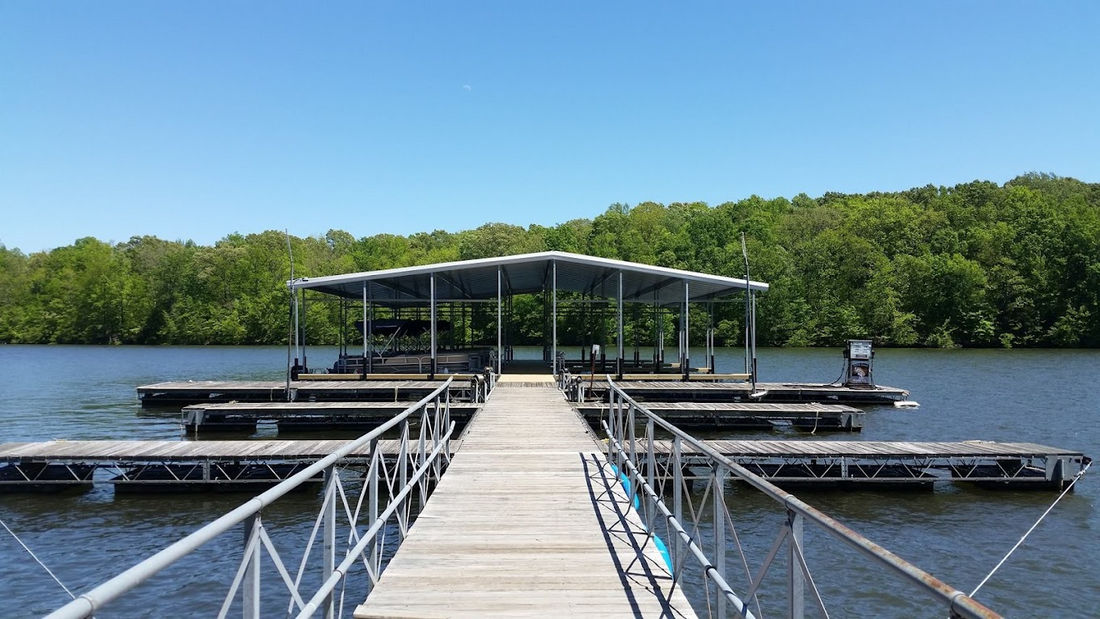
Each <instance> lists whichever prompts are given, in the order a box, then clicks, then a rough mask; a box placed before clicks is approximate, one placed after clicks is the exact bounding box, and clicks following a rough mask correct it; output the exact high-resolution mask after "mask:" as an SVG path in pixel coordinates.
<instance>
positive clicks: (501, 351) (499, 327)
mask: <svg viewBox="0 0 1100 619" xmlns="http://www.w3.org/2000/svg"><path fill="white" fill-rule="evenodd" d="M503 291H504V284H503V283H502V276H501V272H500V267H497V374H500V373H501V367H502V366H503V362H502V357H503V355H504V349H503V347H502V346H501V340H502V339H503V333H504V326H503V325H504V319H503V316H502V314H501V305H502V303H503V299H504V294H503Z"/></svg>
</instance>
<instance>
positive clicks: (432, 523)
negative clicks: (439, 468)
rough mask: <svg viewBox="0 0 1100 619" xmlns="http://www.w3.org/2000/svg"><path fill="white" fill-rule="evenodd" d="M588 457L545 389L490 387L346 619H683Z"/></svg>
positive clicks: (626, 513)
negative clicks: (401, 537) (523, 618)
mask: <svg viewBox="0 0 1100 619" xmlns="http://www.w3.org/2000/svg"><path fill="white" fill-rule="evenodd" d="M521 410H522V414H520V411H521ZM599 451H600V450H599V447H598V445H597V444H596V443H595V442H594V440H593V438H592V437H591V436H590V435H589V434H588V433H587V432H586V429H585V426H584V423H583V422H582V421H581V419H580V418H579V417H578V416H577V414H576V413H575V412H574V411H573V410H572V409H571V408H570V407H569V404H568V403H567V402H566V401H565V399H564V396H563V394H562V393H561V392H560V391H558V390H557V389H555V388H554V387H553V386H552V385H549V384H548V385H546V386H535V385H532V383H530V382H526V381H525V382H523V383H507V382H502V383H500V384H498V385H497V387H496V389H494V391H493V394H492V396H491V398H490V399H489V402H488V403H487V404H486V405H485V406H484V408H483V409H482V411H481V412H480V413H479V414H478V416H477V417H476V418H475V419H474V421H473V422H472V424H471V427H470V429H469V431H468V433H467V434H466V437H465V440H464V441H463V446H462V448H461V449H460V450H459V452H458V453H457V454H456V455H455V456H454V458H453V460H452V462H451V464H450V466H449V467H448V469H447V473H446V474H445V475H443V477H442V479H441V481H440V482H439V485H438V487H437V488H436V490H435V492H434V493H433V494H432V496H431V498H430V499H429V500H428V503H427V505H426V507H425V509H424V511H423V512H422V513H421V514H420V516H419V518H418V519H417V521H416V523H415V524H414V525H413V527H412V529H411V530H410V533H409V536H408V537H407V538H406V539H405V541H404V542H403V543H402V545H401V547H400V548H399V549H398V550H397V553H396V554H395V555H394V557H393V559H392V560H391V562H390V564H389V566H388V567H387V568H386V570H385V571H384V572H383V573H382V577H381V579H380V580H379V582H378V584H377V585H376V586H375V588H374V589H373V591H371V593H370V594H369V595H368V596H367V599H366V601H365V602H364V603H363V604H362V605H360V606H359V607H358V608H357V609H356V611H355V617H358V618H361V619H365V618H368V617H426V616H484V615H509V616H514V615H538V616H562V615H568V616H600V617H607V616H647V617H648V616H694V614H693V613H692V611H691V607H690V605H689V604H688V602H687V599H686V598H685V597H684V596H683V594H682V593H681V590H680V588H679V587H673V581H672V577H671V574H670V572H669V569H668V566H667V564H666V563H665V560H664V559H663V558H662V557H661V555H660V554H659V552H658V551H657V549H656V548H655V547H654V544H653V541H652V540H650V539H648V538H647V536H646V533H645V530H644V528H643V525H642V523H641V520H640V519H639V517H638V515H637V513H636V512H634V511H633V510H631V509H629V508H628V507H627V506H628V504H629V501H628V499H627V497H626V496H625V493H624V492H623V490H622V487H621V486H620V485H619V484H618V483H617V482H616V479H615V475H614V473H613V472H612V471H611V469H610V466H609V465H607V464H606V462H605V460H604V458H603V457H602V456H601V455H600V453H599Z"/></svg>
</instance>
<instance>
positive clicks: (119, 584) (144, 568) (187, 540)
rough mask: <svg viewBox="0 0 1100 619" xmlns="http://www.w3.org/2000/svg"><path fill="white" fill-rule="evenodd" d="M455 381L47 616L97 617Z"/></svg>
mask: <svg viewBox="0 0 1100 619" xmlns="http://www.w3.org/2000/svg"><path fill="white" fill-rule="evenodd" d="M453 380H454V377H453V376H452V377H451V378H448V379H447V381H446V382H445V383H443V384H442V385H440V386H439V387H437V388H436V389H435V390H434V391H432V392H431V393H430V394H428V395H426V396H424V398H422V399H421V400H419V401H418V402H416V403H415V404H412V405H410V406H409V407H408V408H406V409H405V410H404V411H402V412H401V413H400V414H398V415H397V416H395V417H394V418H393V419H390V420H389V421H387V422H386V423H384V424H382V425H381V426H379V427H377V428H375V429H374V430H371V431H370V432H368V433H366V434H364V435H363V436H360V437H359V438H357V439H355V440H353V441H351V442H349V443H347V444H345V445H344V446H342V447H340V448H339V449H337V450H336V451H334V452H332V453H331V454H329V455H328V456H325V457H324V458H322V459H321V460H318V461H317V462H314V463H313V464H311V465H309V466H308V467H306V468H304V469H302V470H301V471H299V472H298V473H296V474H294V475H292V476H291V477H288V478H287V479H285V480H283V481H282V482H280V483H279V484H277V485H275V486H274V487H272V488H271V489H269V490H267V491H266V492H263V493H261V494H258V495H256V496H255V497H253V498H251V499H249V500H248V501H247V502H245V503H243V504H242V505H240V506H239V507H237V508H236V509H234V510H233V511H231V512H229V513H227V514H225V515H224V516H222V517H220V518H218V519H217V520H214V521H213V522H210V523H208V524H207V525H205V526H203V527H202V528H200V529H198V530H197V531H195V532H193V533H191V534H190V535H188V536H186V537H184V538H182V539H180V540H178V541H177V542H175V543H173V544H171V545H170V546H168V547H166V548H164V549H163V550H161V551H160V552H157V553H156V554H154V555H153V556H151V557H149V558H147V559H145V560H144V561H142V562H140V563H138V564H137V565H134V566H133V567H131V568H130V569H128V570H126V571H124V572H122V573H120V574H118V575H117V576H115V577H113V578H111V579H109V580H107V581H105V582H103V583H102V584H100V585H99V586H97V587H95V588H93V589H91V590H90V591H87V592H86V593H82V594H81V595H79V596H78V597H77V598H76V599H74V600H73V601H71V602H69V603H68V604H66V605H65V606H62V607H61V608H59V609H57V610H55V611H54V612H52V613H50V614H49V615H47V619H68V618H73V619H75V618H79V617H88V616H90V615H92V614H94V613H95V612H96V611H97V610H98V609H100V608H101V607H103V605H104V604H107V603H108V602H110V601H112V600H114V599H116V598H118V597H119V596H120V595H122V594H124V593H126V592H127V591H129V590H131V589H133V588H134V587H136V586H138V585H140V584H141V583H143V582H145V581H146V580H148V579H149V578H151V577H153V576H154V575H156V574H157V573H158V572H160V571H161V570H163V569H164V568H166V567H168V566H169V565H171V564H173V563H175V562H176V561H178V560H180V559H182V558H183V557H184V556H186V555H188V554H190V553H191V552H193V551H195V550H196V549H198V548H199V547H200V546H202V545H203V544H205V543H206V542H208V541H210V540H212V539H214V538H215V537H217V536H218V535H221V534H222V533H225V532H226V531H228V530H229V529H230V528H232V527H234V526H236V525H238V524H240V523H242V522H244V521H245V520H246V519H247V518H249V517H250V516H253V515H255V514H256V513H258V512H259V511H260V510H262V509H263V508H265V507H267V506H268V505H270V504H271V503H273V502H275V501H276V500H278V499H279V498H281V497H282V496H283V495H285V494H287V493H288V492H290V491H292V490H294V489H295V488H297V487H298V486H300V485H302V484H303V483H306V482H309V481H312V480H313V478H314V477H315V476H316V475H317V474H318V473H320V472H322V471H324V470H326V469H327V468H328V467H330V466H332V465H334V464H335V463H336V462H338V461H340V460H341V459H343V458H344V457H345V456H347V455H348V454H350V453H351V452H353V451H355V450H357V449H359V448H361V447H363V446H364V445H368V444H369V443H370V442H371V441H373V440H376V439H378V438H379V437H381V436H382V435H383V434H384V433H385V432H387V431H388V430H390V429H391V428H393V427H394V426H396V425H398V424H399V423H401V422H403V421H405V420H406V419H408V418H409V416H410V415H412V414H413V413H414V412H417V411H419V410H420V409H422V408H423V407H425V406H427V405H428V403H430V402H432V401H433V400H435V399H436V398H437V397H438V396H439V395H440V394H441V393H444V392H446V390H447V389H449V388H450V386H451V382H452V381H453Z"/></svg>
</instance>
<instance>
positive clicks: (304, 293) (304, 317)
mask: <svg viewBox="0 0 1100 619" xmlns="http://www.w3.org/2000/svg"><path fill="white" fill-rule="evenodd" d="M308 356H309V355H308V354H307V353H306V290H305V288H303V289H302V369H304V370H305V371H306V372H309V362H308V361H306V358H307V357H308Z"/></svg>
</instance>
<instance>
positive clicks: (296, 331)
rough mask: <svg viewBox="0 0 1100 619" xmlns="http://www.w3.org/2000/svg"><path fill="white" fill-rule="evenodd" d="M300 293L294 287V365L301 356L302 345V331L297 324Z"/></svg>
mask: <svg viewBox="0 0 1100 619" xmlns="http://www.w3.org/2000/svg"><path fill="white" fill-rule="evenodd" d="M300 294H301V292H300V291H299V290H298V289H297V288H294V365H298V360H299V359H301V358H302V345H301V343H300V342H301V335H302V332H301V329H300V327H299V326H298V320H299V318H298V313H299V309H298V305H299V300H298V295H300Z"/></svg>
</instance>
